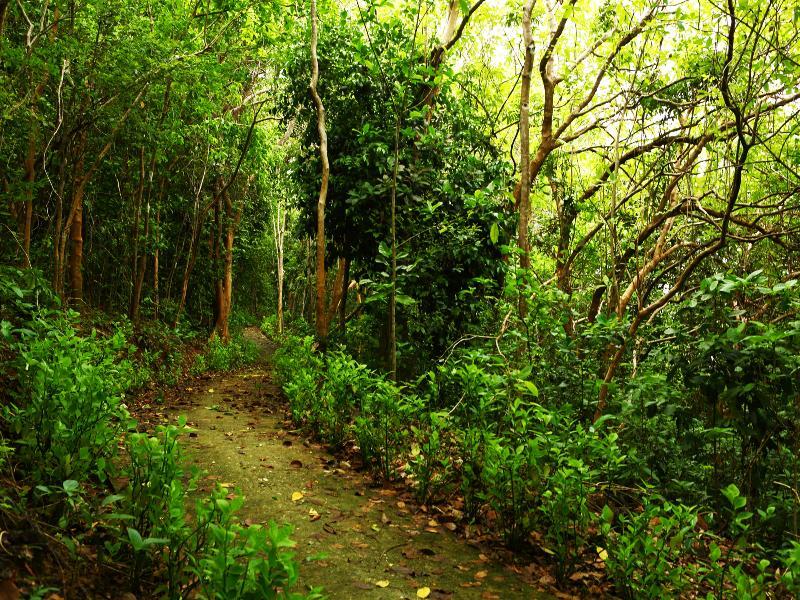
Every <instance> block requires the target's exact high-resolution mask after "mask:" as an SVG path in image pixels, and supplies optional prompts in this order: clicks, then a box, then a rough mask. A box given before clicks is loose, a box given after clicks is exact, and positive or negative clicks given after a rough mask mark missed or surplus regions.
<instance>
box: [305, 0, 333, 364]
mask: <svg viewBox="0 0 800 600" xmlns="http://www.w3.org/2000/svg"><path fill="white" fill-rule="evenodd" d="M318 39H319V32H318V29H317V0H311V85H310V86H309V88H310V90H311V96H312V98H313V99H314V104H315V105H316V107H317V131H318V132H319V155H320V160H321V162H322V181H321V183H320V188H319V197H318V199H317V248H316V269H317V273H316V288H317V302H316V327H317V338H318V341H319V344H320V347H321V348H323V349H324V348H325V346H326V344H327V341H328V321H327V318H326V316H327V315H326V314H325V202H326V200H327V197H328V177H329V174H330V164H329V163H328V133H327V129H326V127H325V106H324V105H323V104H322V98H321V97H320V95H319V92H318V91H317V83H318V82H319V61H318V59H317V43H318Z"/></svg>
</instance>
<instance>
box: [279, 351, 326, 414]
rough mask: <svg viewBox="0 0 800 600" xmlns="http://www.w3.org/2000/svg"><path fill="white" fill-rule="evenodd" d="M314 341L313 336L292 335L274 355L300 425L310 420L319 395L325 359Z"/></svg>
mask: <svg viewBox="0 0 800 600" xmlns="http://www.w3.org/2000/svg"><path fill="white" fill-rule="evenodd" d="M313 345H314V340H313V338H312V337H310V336H306V337H303V338H299V337H295V336H289V337H287V338H286V341H285V343H284V344H283V346H281V347H280V348H278V350H276V351H275V355H274V361H275V372H276V375H277V379H278V382H279V384H281V386H282V387H283V391H284V392H285V393H286V397H287V398H288V399H289V409H290V411H291V414H292V420H293V421H294V422H295V423H296V424H297V425H304V424H306V423H308V422H310V420H311V418H312V406H313V405H314V403H315V402H316V398H317V393H318V381H319V379H320V377H321V373H322V364H323V363H322V359H321V358H320V357H319V356H318V355H317V354H316V353H315V352H314V350H313Z"/></svg>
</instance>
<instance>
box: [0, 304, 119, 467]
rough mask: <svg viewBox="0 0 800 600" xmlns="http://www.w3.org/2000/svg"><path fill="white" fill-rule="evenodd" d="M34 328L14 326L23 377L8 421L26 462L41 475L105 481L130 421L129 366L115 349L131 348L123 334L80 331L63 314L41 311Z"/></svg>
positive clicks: (6, 416)
mask: <svg viewBox="0 0 800 600" xmlns="http://www.w3.org/2000/svg"><path fill="white" fill-rule="evenodd" d="M29 327H32V328H34V329H25V330H17V332H18V333H19V335H20V336H21V338H22V339H21V341H19V342H16V343H15V344H13V345H12V348H14V349H15V350H16V351H17V353H18V354H17V357H16V358H15V359H14V360H13V361H12V362H11V363H10V364H9V367H10V368H13V369H15V370H16V372H17V374H18V380H17V381H18V383H17V386H16V389H15V390H14V391H13V399H14V400H13V403H11V404H8V405H6V406H4V407H3V413H2V415H3V419H4V421H5V422H6V424H7V427H8V428H9V430H10V431H11V432H13V434H14V435H15V436H16V443H17V444H18V445H19V452H20V455H21V460H22V461H23V462H24V464H26V465H28V466H29V468H30V469H31V472H30V475H32V476H33V477H34V478H35V479H36V480H37V481H43V482H45V483H54V482H61V481H64V480H66V479H78V480H82V479H83V478H84V477H85V476H86V475H88V474H89V473H90V472H93V473H94V474H96V475H97V476H98V477H99V478H100V479H101V480H102V479H103V478H104V477H105V474H106V469H107V467H108V466H109V464H108V458H109V457H110V455H111V454H112V452H113V449H114V447H115V444H116V440H117V439H118V437H119V435H120V433H121V432H122V430H123V428H124V427H125V426H126V424H127V411H126V410H125V408H124V406H123V405H122V394H123V391H124V390H125V389H126V388H127V387H129V385H130V381H131V380H130V372H131V366H130V364H129V363H124V362H123V363H119V362H118V361H117V359H116V355H117V354H119V353H120V352H122V351H123V350H125V349H126V348H127V343H126V340H125V338H124V336H123V335H122V333H121V332H117V333H115V334H114V335H112V336H111V337H110V338H107V339H103V338H100V337H99V336H98V335H97V333H96V332H92V334H90V335H89V336H82V335H80V334H79V333H78V332H77V331H76V330H75V328H74V327H73V325H72V324H71V323H69V322H68V321H65V320H57V321H53V319H52V316H37V317H34V320H33V321H31V322H30V323H29Z"/></svg>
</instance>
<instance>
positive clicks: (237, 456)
mask: <svg viewBox="0 0 800 600" xmlns="http://www.w3.org/2000/svg"><path fill="white" fill-rule="evenodd" d="M246 335H247V336H248V337H250V338H251V339H253V340H254V341H256V342H257V343H258V344H259V346H260V347H261V349H262V356H261V360H259V361H258V363H257V364H256V365H255V366H254V367H251V368H249V369H246V370H243V371H240V372H237V373H227V374H217V375H208V376H204V377H201V378H197V379H195V380H193V381H188V382H186V383H185V384H183V385H181V386H178V387H177V388H174V389H173V390H171V391H170V392H169V393H168V395H167V397H166V398H165V404H164V406H163V410H161V409H160V408H158V407H155V406H153V407H151V409H156V410H155V412H154V413H153V414H151V415H150V416H151V417H152V418H155V419H158V420H161V419H163V418H169V419H170V420H172V419H173V418H174V417H177V416H178V415H186V417H187V419H188V424H189V426H191V427H192V428H193V430H194V431H193V432H192V433H191V434H190V437H189V439H188V440H185V443H184V447H185V448H186V454H187V457H188V459H189V460H190V461H191V462H192V463H194V464H196V465H197V466H198V467H200V468H201V469H202V470H203V471H204V473H205V474H204V477H203V478H202V479H201V480H200V491H207V490H210V489H212V488H213V487H214V486H215V485H217V484H220V485H222V486H224V487H225V488H226V489H230V491H231V493H232V494H233V493H235V491H236V490H240V491H241V493H242V494H244V496H245V499H246V501H245V507H244V511H243V518H245V519H246V520H245V523H248V522H252V523H261V522H267V521H269V520H275V521H277V522H278V523H290V524H291V525H292V526H293V527H294V534H293V536H292V537H293V539H294V540H295V541H296V542H297V547H296V554H297V558H298V559H299V561H300V563H301V581H302V582H303V583H304V584H305V585H309V586H323V587H324V590H325V594H326V595H327V596H328V597H329V598H331V599H349V598H361V597H365V598H376V599H377V598H387V599H388V598H416V597H417V590H419V589H420V588H429V589H430V595H429V596H428V597H429V598H476V599H478V598H479V599H486V600H489V599H492V598H503V599H512V600H513V599H517V598H519V599H522V598H525V599H532V598H548V597H552V596H549V595H547V594H545V593H543V592H541V591H539V590H541V589H542V588H547V587H549V584H552V578H550V577H549V576H548V575H547V574H546V571H544V570H543V569H542V568H541V567H539V566H537V565H535V564H534V563H532V562H531V561H530V560H529V559H528V560H524V559H520V558H519V557H515V556H514V555H513V554H512V553H511V552H509V551H508V550H505V549H503V548H501V547H499V546H498V545H493V544H485V545H482V544H480V543H478V542H477V541H475V540H474V539H468V537H467V531H466V530H465V529H464V527H463V526H462V525H461V524H457V523H458V516H459V515H458V514H457V512H456V513H453V512H451V513H450V514H448V508H446V507H430V508H429V507H421V506H418V505H416V504H415V503H414V501H413V500H412V497H411V494H410V490H408V489H407V487H406V486H405V485H403V484H398V485H389V486H383V487H376V485H375V484H374V483H373V481H372V479H371V478H370V477H369V476H368V475H367V474H366V473H362V472H359V471H358V470H357V469H355V468H353V467H352V466H351V465H350V463H349V462H348V461H346V460H344V459H342V458H341V457H337V456H335V455H333V454H331V453H330V452H329V451H328V450H327V449H326V448H325V447H324V446H321V445H319V444H317V443H315V442H314V441H313V440H309V439H307V438H306V437H304V436H302V435H300V434H299V433H298V432H295V431H292V430H291V424H290V422H289V421H288V419H287V418H286V414H285V410H286V404H285V401H284V399H283V397H282V393H281V390H280V389H279V388H278V386H277V385H275V383H274V382H273V380H272V375H271V367H270V363H269V360H270V355H271V350H272V348H271V345H270V343H269V342H268V341H267V340H266V338H264V337H263V336H262V335H261V333H260V332H259V331H258V330H257V329H250V330H247V331H246ZM145 410H147V409H145ZM473 536H474V534H473ZM515 559H518V560H519V562H515ZM423 594H424V592H423ZM558 595H559V596H562V594H558ZM563 596H567V595H566V594H564V595H563ZM568 597H572V596H571V595H570V596H568Z"/></svg>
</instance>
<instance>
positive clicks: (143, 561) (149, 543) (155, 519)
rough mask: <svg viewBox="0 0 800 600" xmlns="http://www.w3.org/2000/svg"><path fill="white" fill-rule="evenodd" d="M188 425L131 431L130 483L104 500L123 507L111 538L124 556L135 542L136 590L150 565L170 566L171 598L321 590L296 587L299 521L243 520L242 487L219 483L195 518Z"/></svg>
mask: <svg viewBox="0 0 800 600" xmlns="http://www.w3.org/2000/svg"><path fill="white" fill-rule="evenodd" d="M185 430H186V428H185V419H183V418H181V419H179V422H178V425H177V426H175V425H170V426H166V427H159V428H158V429H157V432H156V435H152V436H150V435H147V434H144V433H134V434H131V435H130V436H129V438H128V440H127V443H126V449H127V453H128V460H129V463H128V464H127V466H126V467H125V469H124V473H125V474H126V475H127V476H128V478H129V484H128V486H127V487H126V489H125V490H124V491H123V492H122V493H121V494H119V495H114V496H110V497H108V498H107V499H106V500H105V501H104V503H103V504H104V505H106V506H108V505H112V504H113V505H115V507H116V511H115V512H113V513H111V514H109V515H107V517H106V520H107V523H108V524H109V526H110V527H111V529H112V530H114V531H116V532H117V535H116V541H115V542H106V550H107V551H108V552H109V553H110V554H112V555H117V554H118V553H119V552H120V551H121V550H122V548H126V549H127V550H126V551H125V552H126V554H128V553H129V554H130V556H131V558H132V563H131V564H132V570H131V584H132V587H133V589H135V590H139V589H140V588H141V583H142V580H141V576H142V573H143V572H144V570H145V568H146V567H150V568H154V567H156V566H157V565H163V566H164V571H165V577H164V578H165V579H166V582H165V584H164V586H163V589H162V590H160V591H161V592H163V593H164V594H165V595H166V596H167V597H169V598H180V597H186V595H187V594H189V593H192V590H194V589H196V592H195V593H196V594H197V597H199V598H203V599H208V600H218V599H221V598H225V599H228V598H232V599H241V600H251V599H252V600H255V599H260V598H305V597H308V598H316V597H319V596H318V594H317V593H316V592H313V593H312V594H311V595H309V596H302V595H298V594H294V593H292V592H290V591H289V590H290V588H291V587H292V586H294V585H295V583H296V582H297V577H298V569H297V563H296V562H295V561H294V559H293V557H292V554H291V553H290V552H289V549H290V548H291V547H293V546H294V542H292V541H291V539H290V537H289V536H290V534H291V528H290V527H288V526H284V527H278V526H277V525H276V524H275V523H272V522H271V523H270V524H269V525H268V526H267V527H262V526H261V525H251V526H249V527H246V526H243V525H241V524H240V523H239V519H238V516H237V514H238V512H239V510H240V509H241V507H242V504H243V498H242V497H241V494H240V493H239V492H238V491H237V492H236V495H235V496H233V497H232V496H231V495H230V491H229V490H226V489H223V488H221V487H220V488H218V489H217V490H216V491H214V492H213V493H212V494H211V496H210V497H208V498H205V499H201V500H198V501H197V503H196V506H195V509H194V514H193V515H192V516H191V518H190V517H189V515H188V511H187V508H186V492H187V491H191V490H193V489H194V482H195V480H196V477H194V476H193V477H191V478H189V484H188V490H187V489H186V488H184V485H183V479H184V472H183V470H182V469H181V467H180V462H181V455H180V446H179V444H178V437H179V436H180V435H181V433H183V432H184V431H185ZM115 523H121V526H119V527H118V526H116V525H115Z"/></svg>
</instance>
